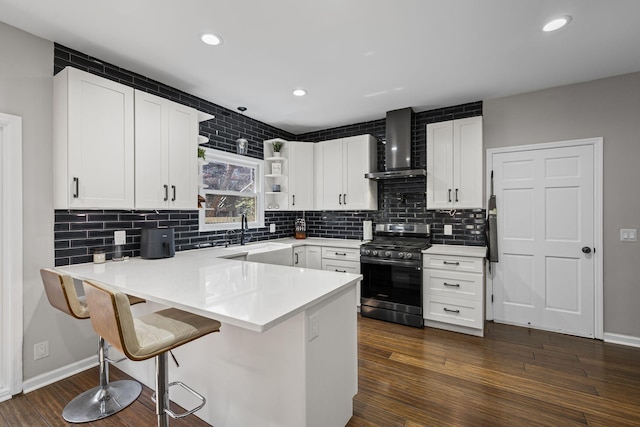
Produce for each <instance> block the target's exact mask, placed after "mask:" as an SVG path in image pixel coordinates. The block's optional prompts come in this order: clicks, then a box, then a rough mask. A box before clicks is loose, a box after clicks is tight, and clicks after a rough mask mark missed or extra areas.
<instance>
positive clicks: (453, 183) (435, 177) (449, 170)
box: [427, 116, 483, 209]
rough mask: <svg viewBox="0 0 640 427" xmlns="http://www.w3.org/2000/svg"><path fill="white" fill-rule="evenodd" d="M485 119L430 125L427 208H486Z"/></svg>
mask: <svg viewBox="0 0 640 427" xmlns="http://www.w3.org/2000/svg"><path fill="white" fill-rule="evenodd" d="M482 165H483V163H482V117H481V116H478V117H471V118H467V119H460V120H452V121H447V122H440V123H430V124H428V125H427V208H429V209H475V208H482V206H483V198H482V177H483V176H482Z"/></svg>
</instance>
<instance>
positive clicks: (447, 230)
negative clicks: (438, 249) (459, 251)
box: [444, 224, 453, 236]
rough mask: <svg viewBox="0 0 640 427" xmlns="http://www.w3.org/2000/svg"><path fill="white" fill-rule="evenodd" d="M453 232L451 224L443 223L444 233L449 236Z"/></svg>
mask: <svg viewBox="0 0 640 427" xmlns="http://www.w3.org/2000/svg"><path fill="white" fill-rule="evenodd" d="M452 234H453V225H451V224H445V225H444V235H445V236H451V235H452Z"/></svg>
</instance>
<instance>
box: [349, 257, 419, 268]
mask: <svg viewBox="0 0 640 427" xmlns="http://www.w3.org/2000/svg"><path fill="white" fill-rule="evenodd" d="M360 263H361V264H376V265H393V266H397V267H409V268H415V269H416V270H422V266H421V264H422V262H421V261H419V260H418V261H401V260H397V259H377V258H365V257H362V256H361V257H360Z"/></svg>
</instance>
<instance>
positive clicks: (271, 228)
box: [269, 224, 276, 233]
mask: <svg viewBox="0 0 640 427" xmlns="http://www.w3.org/2000/svg"><path fill="white" fill-rule="evenodd" d="M269 232H270V233H275V232H276V225H275V224H269Z"/></svg>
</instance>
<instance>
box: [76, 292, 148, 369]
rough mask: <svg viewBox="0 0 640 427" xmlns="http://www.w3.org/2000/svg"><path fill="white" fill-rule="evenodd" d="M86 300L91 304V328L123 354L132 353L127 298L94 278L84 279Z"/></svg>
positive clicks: (135, 343)
mask: <svg viewBox="0 0 640 427" xmlns="http://www.w3.org/2000/svg"><path fill="white" fill-rule="evenodd" d="M84 291H85V295H86V297H87V304H88V305H89V307H91V324H92V326H93V329H94V330H95V331H96V332H97V333H98V335H100V336H101V337H103V338H104V339H105V340H107V342H108V343H109V344H111V345H112V346H114V347H115V348H117V349H118V350H119V351H120V352H121V353H122V354H124V355H125V356H127V358H129V359H132V360H138V358H136V357H135V356H134V354H135V352H136V350H137V348H138V347H139V345H138V338H137V337H136V331H135V325H134V322H133V315H132V314H131V306H130V304H129V298H128V297H127V295H126V294H124V293H121V292H115V291H113V290H111V289H109V288H107V287H106V286H102V285H100V284H98V283H95V282H88V281H85V282H84Z"/></svg>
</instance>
